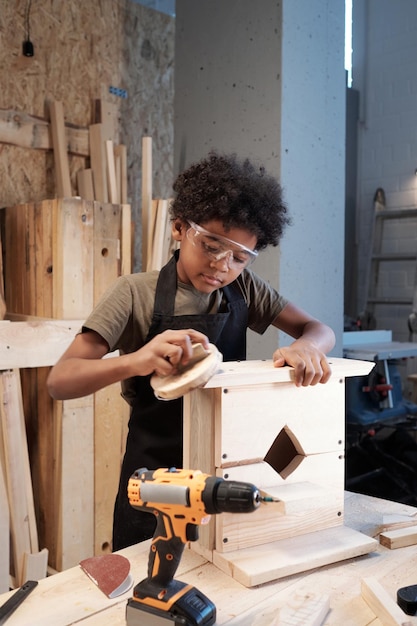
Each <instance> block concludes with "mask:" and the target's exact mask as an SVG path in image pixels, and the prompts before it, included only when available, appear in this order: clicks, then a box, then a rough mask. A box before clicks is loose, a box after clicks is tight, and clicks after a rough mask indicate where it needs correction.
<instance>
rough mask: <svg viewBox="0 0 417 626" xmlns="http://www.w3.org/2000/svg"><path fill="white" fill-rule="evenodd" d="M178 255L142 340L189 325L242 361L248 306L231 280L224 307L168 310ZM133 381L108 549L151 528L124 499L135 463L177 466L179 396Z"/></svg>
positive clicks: (162, 278)
mask: <svg viewBox="0 0 417 626" xmlns="http://www.w3.org/2000/svg"><path fill="white" fill-rule="evenodd" d="M178 254H179V253H178V251H177V252H176V254H175V256H173V257H172V259H171V260H170V261H169V262H168V263H167V265H165V266H164V267H163V268H162V270H161V271H160V274H159V278H158V282H157V286H156V292H155V303H154V310H153V317H152V322H151V327H150V329H149V333H148V336H147V338H146V342H148V341H150V340H151V339H152V338H153V337H155V335H157V334H159V333H162V332H163V331H164V330H168V329H171V330H179V329H185V328H192V329H194V330H197V331H200V332H202V333H204V334H205V335H207V337H208V338H209V341H210V343H213V344H214V345H216V346H217V348H218V349H219V350H220V352H221V353H222V354H223V360H224V361H238V360H245V359H246V329H247V323H248V309H247V304H246V302H245V300H244V298H243V295H242V293H241V291H240V289H239V288H238V286H237V285H236V284H235V283H232V284H230V285H228V286H227V287H224V289H223V293H224V295H225V299H226V302H227V308H226V310H225V311H224V312H221V313H215V314H202V315H177V316H175V315H174V306H175V294H176V289H177V270H176V262H177V259H178ZM136 386H137V387H136V388H137V393H136V399H135V401H134V404H133V405H132V409H131V415H130V420H129V431H128V436H127V442H126V452H125V455H124V459H123V464H122V470H121V476H120V484H119V491H118V494H117V498H116V504H115V509H114V520H113V550H120V549H122V548H125V547H127V546H130V545H133V544H135V543H139V542H140V541H144V540H145V539H149V538H150V537H152V536H153V533H154V530H155V524H156V521H155V516H154V515H153V514H152V513H145V512H142V511H137V510H135V509H133V508H132V507H131V506H130V504H129V501H128V498H127V484H128V481H129V478H130V477H131V476H132V474H133V472H134V471H135V470H137V469H139V468H140V467H147V468H148V469H158V468H159V467H178V468H182V445H183V444H182V426H183V424H182V406H183V402H182V398H178V399H176V400H169V401H164V400H157V399H156V397H155V394H154V391H153V389H152V387H151V385H150V376H138V377H136ZM191 469H199V468H198V467H195V468H191Z"/></svg>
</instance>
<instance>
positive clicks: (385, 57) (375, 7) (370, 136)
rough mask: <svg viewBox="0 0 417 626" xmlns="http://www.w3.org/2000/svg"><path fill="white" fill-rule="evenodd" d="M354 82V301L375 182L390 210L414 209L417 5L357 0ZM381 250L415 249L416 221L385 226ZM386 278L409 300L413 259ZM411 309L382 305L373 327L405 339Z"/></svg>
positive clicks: (365, 260) (388, 288)
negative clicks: (356, 250) (356, 124)
mask: <svg viewBox="0 0 417 626" xmlns="http://www.w3.org/2000/svg"><path fill="white" fill-rule="evenodd" d="M352 34H353V64H352V65H353V66H352V79H353V80H352V86H353V87H354V88H355V89H357V90H358V91H359V97H360V124H359V155H358V198H357V207H358V214H357V223H358V247H359V258H358V265H359V274H358V302H359V304H360V308H363V306H364V304H365V299H366V291H367V290H366V274H367V267H368V264H369V255H370V240H371V225H372V215H373V198H374V195H375V191H376V189H377V188H378V187H382V188H383V189H384V191H385V195H386V206H387V208H391V209H395V208H407V207H415V206H417V178H416V176H415V170H416V168H417V121H416V115H417V71H416V59H417V36H416V35H417V2H415V0H401V1H400V2H392V0H355V1H354V3H353V30H352ZM384 247H385V251H387V252H388V251H397V252H399V251H402V250H406V251H414V252H415V253H416V251H417V220H412V221H409V220H407V221H404V220H402V221H399V222H397V223H395V224H393V225H392V224H390V226H389V228H388V229H387V231H386V236H384ZM388 270H389V268H388V267H386V271H385V273H384V276H383V281H384V289H385V295H387V296H390V295H393V294H394V293H397V294H399V293H400V294H401V295H402V296H406V297H407V296H408V297H410V298H412V296H413V290H414V283H415V271H416V269H415V263H414V262H411V263H401V264H398V263H397V264H396V265H395V268H394V267H392V271H388ZM410 312H411V306H410V305H409V306H398V307H392V306H391V307H379V309H377V311H376V313H377V324H378V328H383V329H388V330H392V331H393V337H394V339H396V340H398V341H408V338H409V337H408V327H407V319H408V315H409V314H410Z"/></svg>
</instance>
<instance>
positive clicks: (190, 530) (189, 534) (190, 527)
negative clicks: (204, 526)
mask: <svg viewBox="0 0 417 626" xmlns="http://www.w3.org/2000/svg"><path fill="white" fill-rule="evenodd" d="M185 536H186V538H187V541H197V539H198V525H197V524H187V526H186V527H185Z"/></svg>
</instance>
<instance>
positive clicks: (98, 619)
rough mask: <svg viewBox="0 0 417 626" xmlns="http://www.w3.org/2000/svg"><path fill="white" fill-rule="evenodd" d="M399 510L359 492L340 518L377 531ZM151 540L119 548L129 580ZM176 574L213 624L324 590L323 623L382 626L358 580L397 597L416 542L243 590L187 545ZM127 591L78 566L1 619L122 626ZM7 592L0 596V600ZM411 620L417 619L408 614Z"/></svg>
mask: <svg viewBox="0 0 417 626" xmlns="http://www.w3.org/2000/svg"><path fill="white" fill-rule="evenodd" d="M397 516H401V517H402V516H404V517H406V518H407V519H410V524H412V523H413V521H414V520H415V517H413V516H417V508H414V507H410V506H407V505H403V504H399V503H396V502H390V501H387V500H381V499H378V498H373V497H369V496H363V495H360V494H353V493H346V494H345V523H346V524H347V525H348V526H350V527H351V528H354V529H356V530H358V531H361V532H363V533H365V534H367V535H369V536H377V534H378V532H379V531H381V526H382V525H383V524H385V523H387V520H394V519H397ZM149 544H150V542H149V541H146V542H144V543H141V544H138V545H137V546H132V547H130V548H127V549H125V550H121V551H120V554H123V555H124V556H126V557H127V558H128V559H129V561H130V564H131V573H132V575H133V578H134V580H135V582H139V581H140V580H141V579H142V578H144V577H145V576H146V570H147V561H148V551H149ZM176 577H177V578H178V579H180V580H183V581H186V582H187V583H190V584H192V585H194V586H195V587H197V588H198V589H199V590H200V591H202V592H203V593H204V594H205V595H207V596H208V597H209V598H210V599H211V600H212V601H213V602H214V603H215V605H216V607H217V622H216V624H228V625H230V626H270V625H271V624H272V623H273V622H274V619H275V617H276V615H277V612H278V610H279V609H280V608H281V607H284V606H286V605H287V604H288V603H291V602H292V601H294V598H295V599H296V600H297V599H298V602H300V601H301V602H302V600H303V598H305V597H309V596H317V597H320V596H321V595H322V594H328V595H329V596H330V611H329V613H328V615H327V617H326V619H325V620H324V622H323V623H324V624H325V625H326V626H341V625H342V624H343V626H365V625H366V626H381V625H382V622H381V621H380V620H379V619H378V618H377V617H376V616H375V613H374V612H373V611H372V609H371V608H370V607H369V606H368V605H367V603H366V602H365V600H364V599H363V598H362V596H361V580H362V579H363V578H369V577H370V578H374V579H376V580H377V581H378V582H379V584H380V585H382V586H383V588H384V590H385V591H386V592H387V593H388V594H389V595H390V597H391V598H392V599H393V600H394V601H395V598H396V591H397V589H398V588H399V587H403V586H406V585H410V584H415V583H417V551H416V547H415V546H410V547H405V548H399V549H395V550H390V549H388V548H385V547H383V546H381V545H380V544H379V543H378V544H376V547H375V551H373V552H371V553H370V554H367V555H364V556H361V557H357V558H353V559H349V560H346V561H342V562H339V563H336V564H333V565H328V566H325V567H321V568H318V569H313V570H311V571H309V572H305V573H302V574H297V575H293V576H288V577H286V578H281V579H280V580H278V581H273V582H270V583H266V584H264V585H260V586H258V587H253V588H247V587H244V586H243V585H241V584H240V583H239V582H237V581H236V580H234V579H233V578H231V577H229V576H228V575H227V574H225V573H223V572H221V571H220V570H219V569H218V568H217V567H216V566H215V565H213V564H212V563H210V562H207V561H206V560H205V559H203V557H202V556H200V555H198V554H197V553H195V552H194V551H192V550H189V549H188V548H186V549H185V551H184V556H183V558H182V560H181V563H180V565H179V568H178V571H177V575H176ZM131 594H132V590H130V591H128V592H126V593H125V594H124V595H122V596H119V597H118V598H115V599H113V600H110V599H108V598H107V597H106V596H105V595H104V594H103V593H102V592H101V591H100V590H99V589H98V588H97V587H96V586H95V585H94V583H93V582H92V581H91V580H90V579H89V578H88V577H87V576H86V575H85V574H84V573H83V571H82V570H81V568H80V567H78V566H76V567H73V568H71V569H68V570H66V571H63V572H61V573H59V574H55V575H53V576H51V577H49V578H46V579H44V580H41V581H40V582H39V585H38V586H37V587H36V589H35V590H34V591H33V592H32V593H31V594H30V595H29V596H28V597H27V598H26V599H25V601H24V602H23V604H21V605H20V607H19V608H18V609H17V610H16V611H15V613H14V614H13V615H12V616H11V617H10V618H9V620H8V621H7V625H8V626H29V625H30V626H67V625H69V624H78V623H82V624H83V625H85V626H87V625H88V626H94V625H96V626H107V625H109V626H125V608H126V602H127V599H128V598H129V597H130V596H131ZM10 595H12V592H10V593H5V594H2V595H0V605H1V604H3V603H4V602H5V601H6V600H7V599H8V598H9V597H10ZM409 622H410V624H413V625H414V624H416V625H417V617H410V618H409Z"/></svg>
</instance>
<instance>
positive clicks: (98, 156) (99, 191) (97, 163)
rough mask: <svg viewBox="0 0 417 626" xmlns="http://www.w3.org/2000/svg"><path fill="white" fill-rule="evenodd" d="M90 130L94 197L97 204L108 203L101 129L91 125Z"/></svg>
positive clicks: (98, 126)
mask: <svg viewBox="0 0 417 626" xmlns="http://www.w3.org/2000/svg"><path fill="white" fill-rule="evenodd" d="M89 130H90V153H91V156H90V161H91V169H92V170H93V180H94V195H95V200H97V201H98V202H108V191H107V173H106V154H105V150H104V138H103V127H102V125H101V124H91V126H90V127H89Z"/></svg>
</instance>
